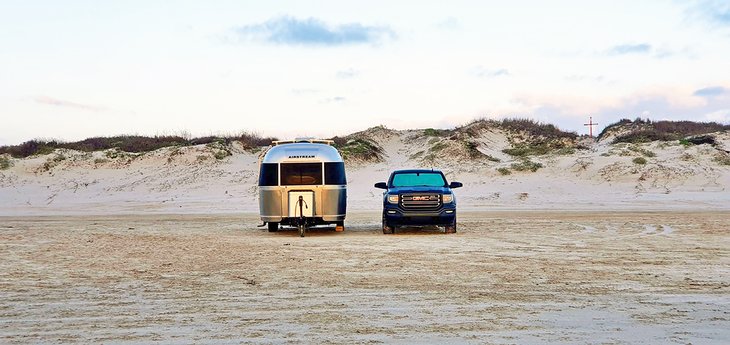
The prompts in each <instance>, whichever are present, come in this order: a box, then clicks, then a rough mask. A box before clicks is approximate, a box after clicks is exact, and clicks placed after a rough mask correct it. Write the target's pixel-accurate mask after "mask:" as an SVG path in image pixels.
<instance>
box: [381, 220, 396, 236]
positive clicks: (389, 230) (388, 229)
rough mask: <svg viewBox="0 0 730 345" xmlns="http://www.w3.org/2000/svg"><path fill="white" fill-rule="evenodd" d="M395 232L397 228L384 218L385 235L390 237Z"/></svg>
mask: <svg viewBox="0 0 730 345" xmlns="http://www.w3.org/2000/svg"><path fill="white" fill-rule="evenodd" d="M394 232H395V227H394V226H391V225H389V224H388V221H386V220H385V216H383V233H384V234H386V235H388V234H392V233H394Z"/></svg>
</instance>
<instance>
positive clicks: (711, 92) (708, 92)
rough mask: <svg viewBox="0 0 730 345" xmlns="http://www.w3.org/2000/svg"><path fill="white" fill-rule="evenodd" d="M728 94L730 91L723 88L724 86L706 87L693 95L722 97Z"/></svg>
mask: <svg viewBox="0 0 730 345" xmlns="http://www.w3.org/2000/svg"><path fill="white" fill-rule="evenodd" d="M726 93H728V89H726V88H724V87H722V86H710V87H705V88H702V89H699V90H697V91H695V92H694V93H693V95H695V96H698V97H708V98H710V97H717V96H722V95H724V94H726Z"/></svg>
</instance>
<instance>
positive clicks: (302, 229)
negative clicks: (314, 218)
mask: <svg viewBox="0 0 730 345" xmlns="http://www.w3.org/2000/svg"><path fill="white" fill-rule="evenodd" d="M297 207H299V237H304V232H305V230H306V224H307V218H305V217H304V208H307V209H309V205H307V202H306V201H304V198H303V197H302V196H301V195H300V196H299V200H297V205H296V206H295V207H294V216H295V217H296V215H297Z"/></svg>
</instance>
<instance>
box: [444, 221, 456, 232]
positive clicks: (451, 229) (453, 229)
mask: <svg viewBox="0 0 730 345" xmlns="http://www.w3.org/2000/svg"><path fill="white" fill-rule="evenodd" d="M444 232H445V233H447V234H454V233H456V217H454V222H453V223H451V224H449V225H447V226H445V227H444Z"/></svg>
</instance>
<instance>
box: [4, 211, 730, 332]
mask: <svg viewBox="0 0 730 345" xmlns="http://www.w3.org/2000/svg"><path fill="white" fill-rule="evenodd" d="M459 220H460V222H459V232H458V233H457V234H454V235H445V234H442V233H440V231H438V230H437V229H407V230H402V231H400V232H399V233H398V234H396V235H389V236H386V235H383V234H382V233H380V230H379V228H378V226H379V224H378V223H379V218H378V214H377V213H364V212H360V213H350V214H349V215H348V221H347V226H348V230H347V231H345V232H344V233H335V232H334V231H330V230H316V231H313V232H311V233H310V234H309V235H308V237H305V238H299V237H297V236H296V234H295V232H293V231H285V232H279V233H268V232H267V231H266V230H261V229H260V228H256V226H255V225H256V224H257V222H258V217H257V216H256V215H255V214H245V215H241V214H236V215H207V216H192V215H124V216H100V217H90V216H59V217H0V258H2V259H1V260H0V343H3V344H16V343H33V344H37V343H65V342H74V343H105V344H115V343H153V342H164V343H184V344H187V343H191V342H195V343H226V344H227V343H254V344H258V343H266V344H269V343H273V344H279V343H318V344H324V343H395V344H398V343H409V344H420V343H457V344H471V343H473V344H483V343H493V344H513V343H516V344H543V343H551V344H556V343H557V344H560V343H568V344H575V343H590V344H635V343H654V344H675V343H676V344H689V343H691V344H728V343H730V234H729V233H728V229H730V217H727V214H725V213H723V212H708V213H699V212H686V211H683V212H656V213H630V212H614V213H597V212H589V211H573V212H557V211H540V212H524V211H522V212H503V211H500V212H462V213H460V218H459Z"/></svg>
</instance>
